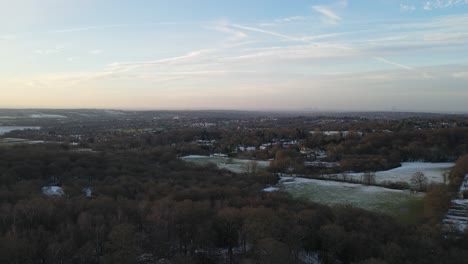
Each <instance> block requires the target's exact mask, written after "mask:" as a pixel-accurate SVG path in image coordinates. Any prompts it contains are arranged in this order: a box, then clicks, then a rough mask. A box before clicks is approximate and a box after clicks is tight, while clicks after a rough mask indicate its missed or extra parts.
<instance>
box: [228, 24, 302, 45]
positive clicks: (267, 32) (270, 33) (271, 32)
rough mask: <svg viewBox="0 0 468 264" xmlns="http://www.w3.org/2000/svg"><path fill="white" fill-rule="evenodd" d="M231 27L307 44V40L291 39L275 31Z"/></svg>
mask: <svg viewBox="0 0 468 264" xmlns="http://www.w3.org/2000/svg"><path fill="white" fill-rule="evenodd" d="M232 27H235V28H239V29H243V30H248V31H252V32H257V33H262V34H266V35H271V36H275V37H279V38H282V39H284V40H289V41H295V42H308V41H307V40H305V39H303V38H297V37H292V36H289V35H285V34H282V33H278V32H275V31H271V30H265V29H261V28H256V27H248V26H242V25H238V24H234V25H232Z"/></svg>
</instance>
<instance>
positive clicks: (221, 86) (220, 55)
mask: <svg viewBox="0 0 468 264" xmlns="http://www.w3.org/2000/svg"><path fill="white" fill-rule="evenodd" d="M0 22H1V23H0V58H2V61H1V62H0V87H2V90H1V96H0V108H115V109H238V110H305V109H309V110H311V109H317V110H324V111H329V110H339V109H342V110H347V111H378V110H381V111H391V110H397V111H400V110H401V111H427V112H452V111H454V112H466V111H468V104H467V103H466V102H467V100H468V89H467V88H468V87H467V86H468V85H467V84H468V45H467V44H468V26H467V25H468V0H424V1H419V0H401V1H389V0H378V1H353V0H348V1H346V0H336V1H320V0H297V1H266V0H260V1H254V2H253V1H245V0H240V1H234V2H224V1H223V2H222V1H214V0H207V1H203V2H200V1H189V0H178V1H166V0H164V1H163V0H161V1H124V0H116V1H110V0H102V1H92V0H81V1H60V0H43V1H35V0H18V1H3V0H0Z"/></svg>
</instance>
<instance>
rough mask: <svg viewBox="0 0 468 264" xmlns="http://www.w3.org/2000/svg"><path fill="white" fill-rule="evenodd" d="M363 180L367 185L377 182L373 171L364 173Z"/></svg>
mask: <svg viewBox="0 0 468 264" xmlns="http://www.w3.org/2000/svg"><path fill="white" fill-rule="evenodd" d="M362 182H363V183H364V184H366V185H372V184H375V173H373V172H366V173H364V175H362Z"/></svg>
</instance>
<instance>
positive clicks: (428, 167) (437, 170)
mask: <svg viewBox="0 0 468 264" xmlns="http://www.w3.org/2000/svg"><path fill="white" fill-rule="evenodd" d="M454 165H455V163H452V162H439V163H429V162H402V163H401V166H400V167H398V168H395V169H391V170H386V171H378V172H376V173H375V181H376V183H383V182H385V181H389V182H407V183H410V179H411V176H413V174H414V173H416V172H418V171H419V172H422V173H424V175H425V176H426V177H427V178H428V180H429V182H436V183H443V182H444V177H443V174H444V173H445V172H448V171H449V170H450V168H452V167H453V166H454ZM363 175H364V173H347V174H346V177H348V178H349V179H352V180H353V181H356V182H359V181H361V179H362V177H363ZM323 176H324V177H328V176H332V177H338V178H339V179H342V178H343V176H342V174H332V175H323Z"/></svg>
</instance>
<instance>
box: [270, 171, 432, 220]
mask: <svg viewBox="0 0 468 264" xmlns="http://www.w3.org/2000/svg"><path fill="white" fill-rule="evenodd" d="M279 186H280V187H281V188H282V189H284V190H285V191H286V192H288V193H290V194H291V195H292V196H293V197H295V198H302V199H307V200H310V201H313V202H317V203H321V204H326V205H330V206H336V205H351V206H354V207H358V208H363V209H366V210H370V211H376V212H381V213H386V214H390V215H394V216H398V217H403V218H408V217H412V216H409V215H410V214H415V213H417V211H420V210H422V198H423V197H424V195H423V194H421V193H412V192H411V191H407V190H405V191H403V190H392V189H387V188H382V187H377V186H365V185H361V184H354V183H344V182H334V181H324V180H314V179H305V178H292V177H281V182H280V184H279ZM405 220H407V221H412V219H405Z"/></svg>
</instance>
